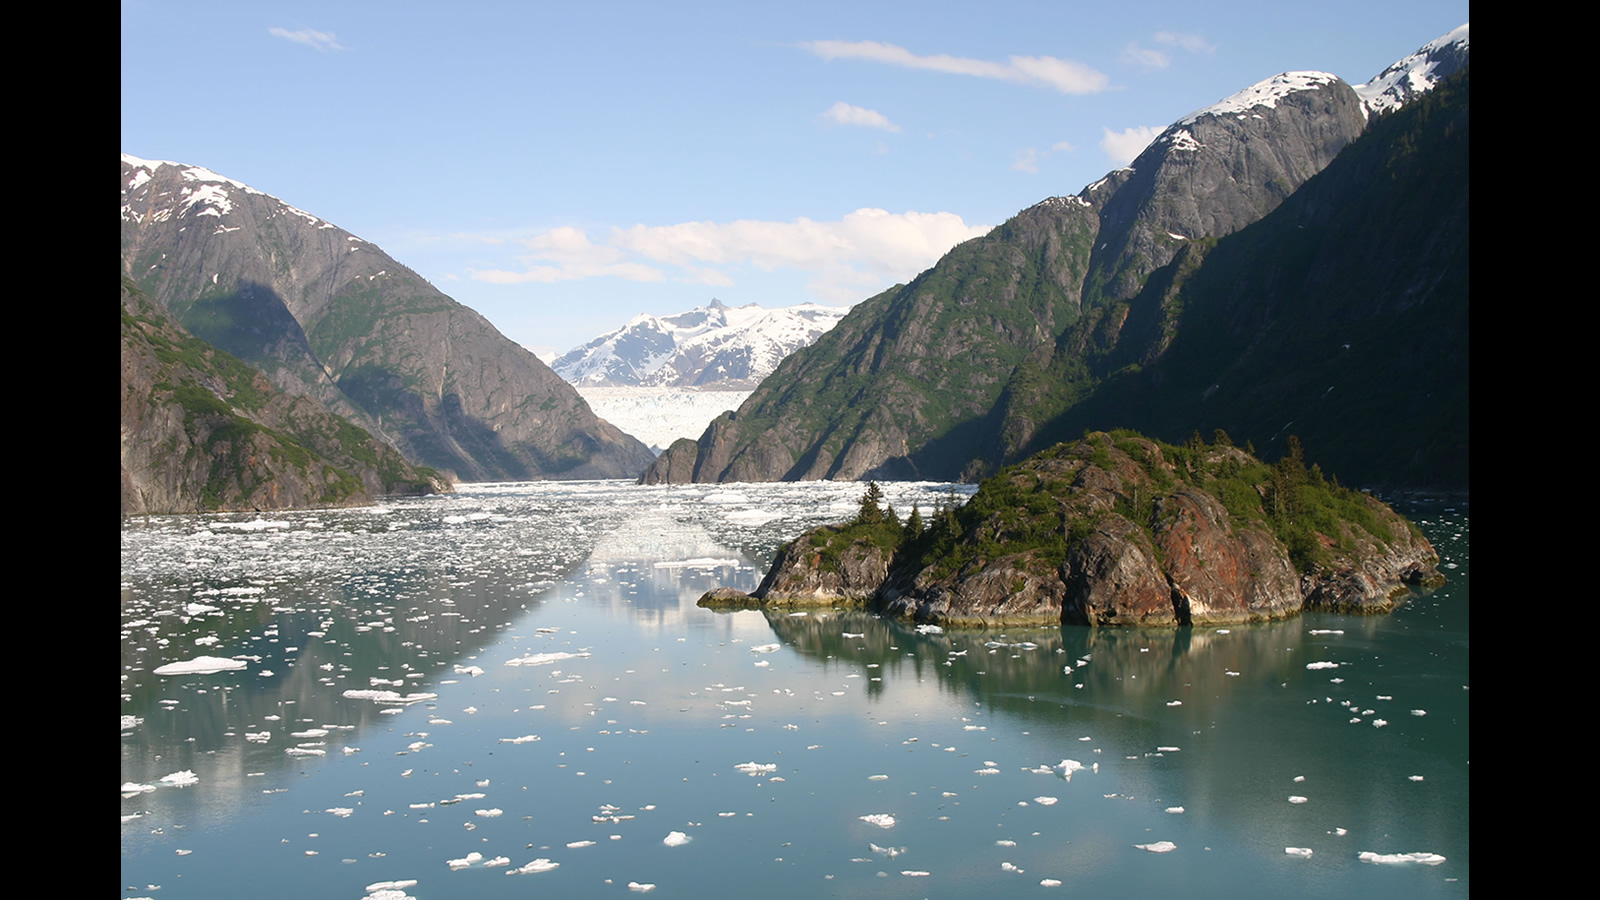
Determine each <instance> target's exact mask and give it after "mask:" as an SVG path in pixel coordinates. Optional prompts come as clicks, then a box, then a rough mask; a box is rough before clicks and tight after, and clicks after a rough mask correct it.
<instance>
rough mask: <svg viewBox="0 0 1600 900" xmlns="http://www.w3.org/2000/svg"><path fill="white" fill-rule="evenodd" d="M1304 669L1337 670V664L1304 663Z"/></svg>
mask: <svg viewBox="0 0 1600 900" xmlns="http://www.w3.org/2000/svg"><path fill="white" fill-rule="evenodd" d="M1306 668H1308V669H1337V668H1339V664H1338V663H1336V662H1314V663H1306Z"/></svg>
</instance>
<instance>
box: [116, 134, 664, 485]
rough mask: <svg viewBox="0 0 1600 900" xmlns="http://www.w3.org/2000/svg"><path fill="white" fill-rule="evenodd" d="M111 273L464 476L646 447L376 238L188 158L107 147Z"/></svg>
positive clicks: (509, 472) (579, 466)
mask: <svg viewBox="0 0 1600 900" xmlns="http://www.w3.org/2000/svg"><path fill="white" fill-rule="evenodd" d="M121 217H122V271H123V274H124V275H125V276H126V277H129V278H131V279H132V280H133V282H134V283H135V284H136V285H138V286H139V287H140V288H141V289H142V290H144V291H145V292H147V293H148V294H149V295H150V296H152V297H154V298H155V299H156V300H157V301H158V302H159V303H161V304H162V305H163V306H165V307H166V308H167V309H168V310H170V311H171V312H172V313H173V314H174V315H175V316H176V317H177V319H178V320H179V321H180V322H182V323H183V325H184V326H185V327H187V328H188V329H189V330H190V331H191V332H193V333H194V334H195V335H196V336H197V337H199V338H201V339H203V340H205V341H208V342H209V343H211V344H213V345H215V346H216V347H218V348H220V349H222V350H225V351H227V352H229V353H231V354H233V355H234V356H237V357H239V358H240V359H242V360H244V361H245V362H247V363H249V364H250V365H252V366H254V367H256V368H257V369H259V370H261V371H262V372H263V373H264V374H266V375H267V377H268V378H270V379H271V381H272V382H273V384H275V385H276V386H277V387H278V388H279V389H281V390H284V391H286V392H288V393H291V394H297V395H308V396H311V397H313V398H315V399H317V400H318V401H319V402H321V403H322V404H323V405H325V406H326V407H327V408H329V409H330V410H332V411H333V412H335V413H337V414H339V415H342V416H345V417H348V418H349V419H350V420H351V421H353V422H355V423H356V424H357V425H359V426H361V427H362V428H364V429H366V430H367V431H369V432H371V433H372V434H374V435H376V436H378V437H379V438H381V439H383V440H384V441H386V442H387V443H389V444H391V445H393V446H394V447H395V448H397V449H398V450H400V451H401V452H402V453H403V454H404V455H405V457H406V458H407V459H408V460H411V461H413V462H416V463H421V464H425V465H428V466H431V467H434V468H437V469H440V470H444V471H446V472H448V473H450V474H451V475H453V476H454V477H458V478H462V479H465V480H469V481H483V480H512V479H538V478H615V477H633V476H636V475H637V474H638V473H639V472H640V471H642V470H643V469H644V467H645V466H647V465H649V463H650V461H651V459H653V456H652V454H651V453H650V451H649V450H648V448H646V447H645V446H644V445H643V444H640V443H639V442H638V441H637V440H635V439H633V438H631V437H629V436H628V435H626V434H623V433H622V432H621V431H619V430H618V429H616V428H615V427H613V426H611V425H610V424H608V423H606V422H604V421H602V420H601V419H599V418H598V417H596V416H595V415H594V413H593V412H592V411H591V410H590V409H589V407H588V405H587V404H586V403H585V402H584V401H583V399H582V398H581V397H579V396H578V394H577V392H576V391H574V390H573V389H572V387H571V385H568V384H567V383H566V382H564V381H562V380H561V379H560V378H559V377H558V376H557V375H556V374H555V373H554V372H551V371H550V369H549V367H547V366H546V365H545V364H544V363H542V362H540V361H539V360H538V359H536V358H535V357H534V356H533V354H531V353H529V352H528V351H527V350H525V349H523V348H522V347H520V346H519V345H517V344H516V343H514V342H512V341H511V340H509V339H508V338H506V337H505V336H503V335H501V334H500V332H498V331H496V330H495V328H494V326H493V325H491V324H489V322H488V320H486V319H484V318H483V317H482V316H480V315H478V314H477V313H476V312H474V311H472V310H470V309H468V308H467V307H465V306H462V305H461V304H459V303H457V302H455V301H454V300H452V299H450V298H449V297H447V296H445V295H444V294H442V293H440V292H439V291H438V290H437V289H435V288H434V287H433V286H432V285H430V284H428V283H427V282H426V281H425V280H423V279H422V278H421V277H420V276H418V275H417V274H416V273H415V272H412V271H411V270H410V269H407V268H406V267H405V266H402V265H400V264H399V263H398V262H396V261H395V260H394V259H392V258H391V257H389V256H388V254H386V253H384V252H383V251H382V250H381V249H379V248H378V247H377V246H375V245H373V244H371V243H369V242H367V241H364V240H362V239H361V238H359V237H356V236H355V235H353V234H350V233H349V232H347V231H344V230H343V229H341V228H338V227H337V226H335V225H334V224H333V223H331V222H326V221H323V220H322V219H320V218H318V217H317V216H314V215H312V214H310V213H307V212H304V211H302V210H299V209H296V208H295V207H293V206H290V205H289V204H287V203H284V202H283V201H281V200H279V199H277V198H275V197H271V196H269V195H267V194H264V193H262V192H260V191H257V190H254V189H253V188H250V187H249V186H247V185H244V184H242V183H240V182H238V181H234V180H233V179H230V178H226V177H224V176H221V175H218V174H216V173H215V172H212V171H210V170H208V169H204V168H201V167H199V166H190V165H184V164H181V163H173V162H164V161H151V160H143V159H139V158H137V157H133V156H128V155H126V154H123V156H122V210H121Z"/></svg>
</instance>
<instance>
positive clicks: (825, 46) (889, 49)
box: [800, 41, 1110, 94]
mask: <svg viewBox="0 0 1600 900" xmlns="http://www.w3.org/2000/svg"><path fill="white" fill-rule="evenodd" d="M800 46H802V47H804V48H805V49H807V50H810V51H811V52H812V53H815V54H816V55H818V56H820V57H822V58H823V59H829V60H832V59H865V60H870V61H872V62H881V63H888V64H889V65H894V66H904V67H906V68H908V69H932V70H934V71H936V72H949V73H952V74H956V75H971V76H974V77H977V78H996V79H1000V80H1002V81H1015V82H1019V83H1021V84H1031V85H1035V86H1037V87H1049V88H1054V89H1055V90H1057V91H1060V92H1061V93H1063V94H1094V93H1098V92H1100V91H1103V90H1105V89H1106V88H1107V86H1109V84H1110V79H1109V78H1107V77H1106V75H1105V74H1103V73H1101V72H1098V71H1096V70H1095V69H1093V68H1091V67H1089V66H1086V65H1084V64H1083V63H1078V62H1072V61H1071V60H1065V59H1056V58H1055V57H1053V56H1012V57H1008V58H1007V61H1006V62H1004V63H997V62H990V61H988V60H982V59H969V58H966V57H961V56H946V55H943V54H941V55H938V56H918V55H917V54H915V53H912V52H911V51H910V50H907V49H906V48H904V47H897V46H895V45H894V44H885V43H881V42H879V41H808V42H805V43H802V44H801V45H800Z"/></svg>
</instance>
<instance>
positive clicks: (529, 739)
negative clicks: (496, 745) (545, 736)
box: [500, 734, 539, 744]
mask: <svg viewBox="0 0 1600 900" xmlns="http://www.w3.org/2000/svg"><path fill="white" fill-rule="evenodd" d="M537 740H539V736H538V735H537V734H525V735H523V736H522V737H514V738H501V739H500V743H502V744H531V743H533V742H534V741H537Z"/></svg>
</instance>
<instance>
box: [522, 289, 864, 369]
mask: <svg viewBox="0 0 1600 900" xmlns="http://www.w3.org/2000/svg"><path fill="white" fill-rule="evenodd" d="M845 312H846V311H845V310H844V309H841V308H839V307H833V306H823V305H821V304H818V303H803V304H800V305H799V306H788V307H783V308H780V309H762V308H761V307H760V306H757V305H756V304H754V303H751V304H747V305H745V306H737V307H728V306H725V305H723V304H722V303H721V302H720V301H718V300H712V301H711V304H710V305H709V306H700V307H696V308H694V309H691V310H689V311H688V312H683V313H678V314H677V315H672V316H651V315H639V316H635V317H634V318H632V319H630V320H629V321H628V324H626V325H624V326H622V327H621V328H619V329H617V330H616V331H612V332H609V333H607V334H603V335H601V336H599V337H597V338H595V339H594V340H592V341H590V342H589V343H587V344H584V345H583V346H581V347H576V348H574V349H572V350H570V351H568V352H567V353H566V354H565V355H563V356H562V357H561V358H560V359H558V360H556V361H555V362H554V363H553V364H551V368H552V369H554V370H555V372H556V374H557V375H560V376H561V377H562V378H565V379H566V380H567V381H569V382H571V383H573V384H575V385H579V386H597V387H634V386H639V387H698V388H703V389H710V390H729V391H736V390H750V389H752V388H754V387H755V386H756V385H757V384H760V383H761V380H762V379H763V378H766V377H767V376H768V375H770V374H772V370H773V369H775V368H777V366H778V363H779V362H781V361H782V360H783V358H784V357H786V356H788V355H789V354H790V353H793V352H794V351H796V350H798V349H800V348H801V347H804V346H806V345H808V344H810V343H812V342H813V341H815V340H816V339H817V338H818V337H819V336H821V335H822V334H823V333H824V332H826V331H827V330H828V329H830V328H832V327H833V326H834V325H836V324H838V322H839V320H840V319H841V318H843V317H844V314H845Z"/></svg>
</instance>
